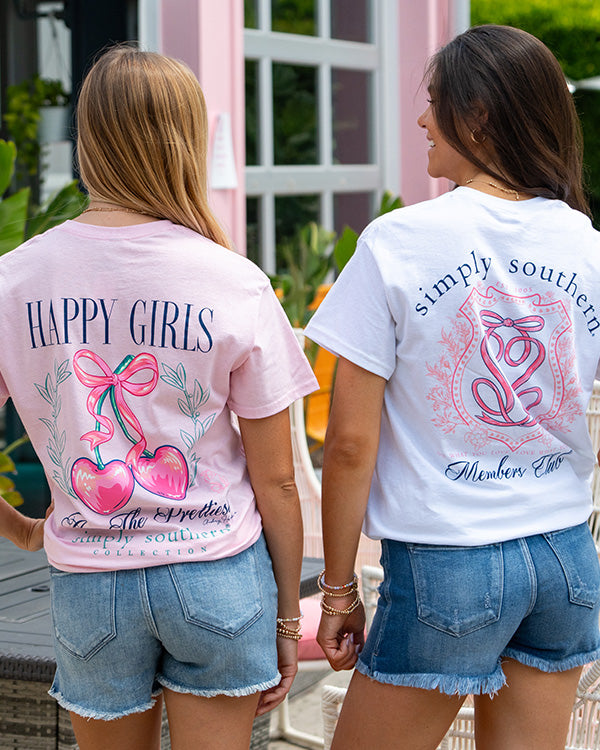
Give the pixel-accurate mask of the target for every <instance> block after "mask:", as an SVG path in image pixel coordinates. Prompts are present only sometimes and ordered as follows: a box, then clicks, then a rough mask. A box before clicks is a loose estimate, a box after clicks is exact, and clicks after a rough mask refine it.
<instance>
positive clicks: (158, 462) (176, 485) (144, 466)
mask: <svg viewBox="0 0 600 750" xmlns="http://www.w3.org/2000/svg"><path fill="white" fill-rule="evenodd" d="M126 460H127V465H128V466H129V468H130V469H131V471H132V472H133V476H134V477H135V478H136V480H137V482H138V483H139V484H141V486H142V487H144V488H145V489H147V490H149V491H150V492H152V493H154V494H155V495H160V496H161V497H168V498H170V499H171V500H183V498H184V497H185V495H186V493H187V486H188V477H189V474H188V466H187V463H186V460H185V458H184V456H183V453H182V452H181V451H180V450H178V449H177V448H175V447H174V446H172V445H161V446H160V448H157V449H156V451H155V452H154V455H153V456H148V457H147V456H140V457H139V458H137V459H136V458H130V457H128V458H127V459H126Z"/></svg>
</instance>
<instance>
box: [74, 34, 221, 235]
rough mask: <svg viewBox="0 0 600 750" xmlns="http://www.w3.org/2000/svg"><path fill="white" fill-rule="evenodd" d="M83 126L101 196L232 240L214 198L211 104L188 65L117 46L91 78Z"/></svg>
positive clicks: (87, 179)
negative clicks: (211, 191) (218, 215)
mask: <svg viewBox="0 0 600 750" xmlns="http://www.w3.org/2000/svg"><path fill="white" fill-rule="evenodd" d="M77 127H78V136H77V152H78V159H79V168H80V174H81V179H82V181H83V183H84V185H85V186H86V188H87V189H88V190H89V191H90V193H92V194H93V195H94V196H95V197H98V198H101V199H102V200H105V201H108V202H110V203H116V204H118V205H120V206H125V207H127V208H131V209H134V210H137V211H141V212H143V213H146V214H148V215H149V216H155V217H157V218H161V219H170V220H171V221H173V222H174V223H176V224H181V225H183V226H186V227H189V228H190V229H193V230H195V231H196V232H199V233H200V234H202V235H204V236H205V237H208V238H210V239H212V240H214V241H215V242H218V243H219V244H220V245H224V246H225V247H230V243H229V240H228V238H227V236H226V234H225V232H224V231H223V229H222V228H221V226H220V225H219V223H218V221H217V220H216V218H215V216H214V215H213V213H212V211H211V209H210V207H209V205H208V195H207V167H206V160H207V148H208V124H207V114H206V104H205V101H204V95H203V94H202V89H201V88H200V84H199V83H198V81H197V79H196V77H195V76H194V74H193V73H192V71H191V70H190V69H189V68H188V67H187V66H186V65H184V64H183V63H181V62H179V61H177V60H174V59H172V58H170V57H165V56H164V55H159V54H157V53H154V52H143V51H141V50H139V49H137V48H136V47H134V46H131V45H118V46H116V47H113V48H111V49H110V50H109V51H107V52H105V53H104V54H103V55H102V56H101V57H100V58H99V59H98V61H97V62H96V63H95V64H94V66H93V67H92V68H91V70H90V71H89V73H88V74H87V76H86V78H85V81H84V83H83V86H82V88H81V93H80V95H79V101H78V104H77Z"/></svg>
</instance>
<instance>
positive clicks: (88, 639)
mask: <svg viewBox="0 0 600 750" xmlns="http://www.w3.org/2000/svg"><path fill="white" fill-rule="evenodd" d="M115 581H116V571H114V570H113V571H108V572H103V573H65V572H63V571H61V570H57V569H56V568H53V567H50V592H51V593H50V602H51V608H52V621H53V623H54V633H55V635H56V640H57V641H58V642H59V643H60V644H61V646H63V648H65V649H66V650H67V651H68V652H69V653H71V654H72V655H73V656H76V657H77V658H79V659H83V660H84V661H87V660H88V659H91V658H92V656H94V655H95V654H97V653H98V651H100V649H101V648H102V647H103V646H104V645H105V644H107V643H108V642H109V641H111V640H112V639H113V638H114V637H115V636H116V635H117V628H116V624H115V623H116V620H115Z"/></svg>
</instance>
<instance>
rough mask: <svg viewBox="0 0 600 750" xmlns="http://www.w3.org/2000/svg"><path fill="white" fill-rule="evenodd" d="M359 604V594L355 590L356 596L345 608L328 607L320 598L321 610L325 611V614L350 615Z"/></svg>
mask: <svg viewBox="0 0 600 750" xmlns="http://www.w3.org/2000/svg"><path fill="white" fill-rule="evenodd" d="M359 604H360V595H359V593H358V591H357V592H356V598H355V599H354V601H353V602H352V604H349V605H348V606H347V607H346V609H335V607H330V606H329V604H326V603H325V601H324V600H323V599H321V609H322V610H323V612H325V614H326V615H350V614H352V612H354V610H355V609H356V608H357V607H358V605H359Z"/></svg>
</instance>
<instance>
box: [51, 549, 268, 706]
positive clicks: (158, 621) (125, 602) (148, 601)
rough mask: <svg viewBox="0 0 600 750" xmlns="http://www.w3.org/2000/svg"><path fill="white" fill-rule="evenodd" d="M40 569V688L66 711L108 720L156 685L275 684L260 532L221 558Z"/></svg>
mask: <svg viewBox="0 0 600 750" xmlns="http://www.w3.org/2000/svg"><path fill="white" fill-rule="evenodd" d="M50 574H51V575H50V581H51V602H52V618H53V622H54V644H55V651H56V663H57V670H56V675H55V678H54V683H53V685H52V687H51V689H50V695H52V696H53V697H54V698H56V699H57V700H58V702H59V703H60V705H61V706H63V708H66V709H67V710H69V711H74V712H75V713H77V714H79V715H80V716H85V717H91V718H95V719H116V718H120V717H122V716H126V715H128V714H132V713H138V712H140V711H146V710H147V709H149V708H151V707H152V705H153V696H156V695H157V694H159V693H160V692H161V689H162V686H164V687H167V688H169V689H171V690H174V691H176V692H180V693H192V694H194V695H199V696H204V697H212V696H215V695H230V696H242V695H250V694H252V693H256V692H259V691H262V690H266V689H267V688H269V687H273V686H274V685H277V684H278V683H279V680H280V674H279V672H278V669H277V649H276V634H275V627H276V617H277V589H276V585H275V579H274V577H273V570H272V566H271V560H270V557H269V553H268V551H267V546H266V544H265V540H264V537H263V536H261V537H260V538H259V539H258V541H257V542H256V543H255V544H254V545H252V546H251V547H249V548H248V549H246V550H244V551H243V552H240V553H239V554H237V555H234V556H233V557H227V558H223V559H221V560H212V561H207V562H181V563H175V564H173V565H161V566H156V567H149V568H141V569H135V570H118V571H107V572H98V573H65V572H62V571H60V570H56V569H55V568H51V569H50Z"/></svg>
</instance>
